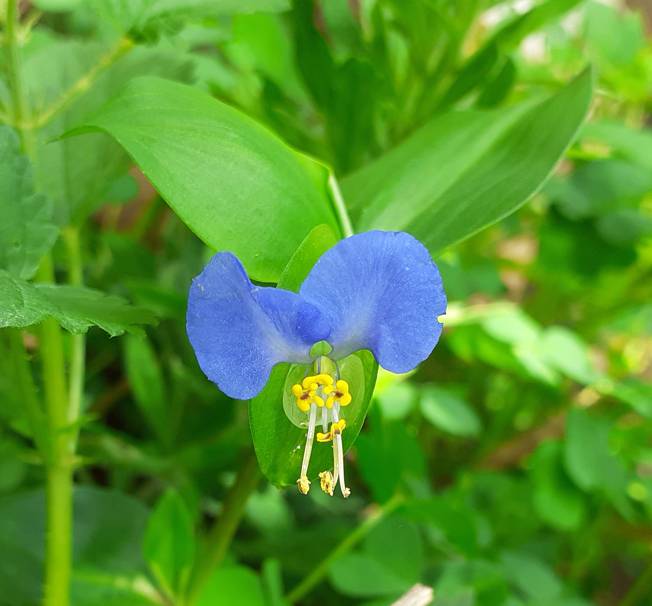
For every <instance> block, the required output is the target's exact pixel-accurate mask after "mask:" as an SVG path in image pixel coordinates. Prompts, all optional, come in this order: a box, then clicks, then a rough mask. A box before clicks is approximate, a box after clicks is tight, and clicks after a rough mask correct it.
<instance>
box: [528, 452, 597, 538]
mask: <svg viewBox="0 0 652 606" xmlns="http://www.w3.org/2000/svg"><path fill="white" fill-rule="evenodd" d="M562 456H563V452H562V448H561V444H559V442H544V443H543V444H541V446H539V448H538V449H537V451H536V452H535V453H534V455H533V456H532V460H531V468H530V474H531V477H532V485H533V490H534V492H533V499H534V509H535V510H536V512H537V513H538V514H539V517H540V518H541V519H542V520H543V521H544V522H546V523H548V524H549V525H550V526H552V527H553V528H558V529H559V530H565V531H570V530H575V529H577V528H579V527H580V526H581V524H582V523H583V521H584V520H585V518H586V506H585V504H584V498H583V496H582V493H581V492H580V491H579V490H578V489H577V488H576V487H575V486H574V485H573V483H572V482H571V480H570V478H569V477H568V475H567V474H566V472H565V471H564V467H563V460H562Z"/></svg>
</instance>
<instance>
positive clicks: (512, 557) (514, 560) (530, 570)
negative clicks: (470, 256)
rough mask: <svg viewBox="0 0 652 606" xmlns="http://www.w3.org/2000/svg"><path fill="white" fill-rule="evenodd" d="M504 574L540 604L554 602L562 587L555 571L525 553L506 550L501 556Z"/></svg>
mask: <svg viewBox="0 0 652 606" xmlns="http://www.w3.org/2000/svg"><path fill="white" fill-rule="evenodd" d="M500 559H501V562H502V564H503V566H504V567H505V576H506V577H507V578H508V579H509V580H510V581H511V582H512V583H513V584H514V585H515V586H516V587H518V588H519V589H520V590H521V591H522V592H523V594H525V595H526V596H528V597H529V598H531V599H532V600H537V601H538V603H541V604H544V603H545V604H556V603H557V599H558V598H559V597H560V594H561V592H562V589H563V585H562V583H561V581H560V580H559V579H558V578H557V576H556V575H555V573H554V572H553V571H552V570H550V568H549V567H548V566H546V565H545V564H544V563H543V562H541V561H540V560H538V559H536V558H533V557H532V556H530V555H528V554H526V553H516V552H507V553H503V554H502V556H501V558H500Z"/></svg>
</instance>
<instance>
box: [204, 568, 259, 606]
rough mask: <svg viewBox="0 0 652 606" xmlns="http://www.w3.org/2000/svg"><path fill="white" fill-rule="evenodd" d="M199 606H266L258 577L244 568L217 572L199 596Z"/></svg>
mask: <svg viewBox="0 0 652 606" xmlns="http://www.w3.org/2000/svg"><path fill="white" fill-rule="evenodd" d="M196 604H197V606H233V604H238V606H265V604H266V602H265V595H264V593H263V589H262V586H261V583H260V579H259V578H258V575H257V574H256V573H255V572H253V571H252V570H250V569H249V568H245V567H244V566H225V567H223V568H219V569H218V570H216V571H215V572H214V573H213V575H212V576H211V578H210V579H209V580H208V582H207V583H206V585H205V586H204V588H203V589H202V591H201V592H200V594H199V597H198V598H197V602H196Z"/></svg>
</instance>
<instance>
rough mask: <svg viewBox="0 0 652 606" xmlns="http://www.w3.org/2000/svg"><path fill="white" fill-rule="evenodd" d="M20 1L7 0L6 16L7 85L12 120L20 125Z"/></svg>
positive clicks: (21, 98)
mask: <svg viewBox="0 0 652 606" xmlns="http://www.w3.org/2000/svg"><path fill="white" fill-rule="evenodd" d="M18 20H19V11H18V0H7V12H6V15H5V36H4V38H5V40H4V42H5V61H6V71H7V85H8V87H9V94H10V95H11V109H12V114H11V115H12V120H13V122H14V124H20V123H21V122H22V121H23V119H24V117H25V104H24V99H23V88H22V86H21V82H20V51H19V48H18Z"/></svg>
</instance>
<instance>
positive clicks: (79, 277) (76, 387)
mask: <svg viewBox="0 0 652 606" xmlns="http://www.w3.org/2000/svg"><path fill="white" fill-rule="evenodd" d="M63 241H64V243H65V245H66V252H67V255H68V282H69V283H70V284H71V285H73V286H81V285H82V284H83V281H84V279H83V266H82V255H81V244H80V241H79V229H78V228H76V227H67V228H66V229H65V230H64V231H63ZM85 370H86V336H85V335H83V334H82V335H72V337H71V344H70V384H69V386H68V390H69V394H68V423H69V424H71V425H75V426H76V427H77V425H76V422H77V420H78V419H79V415H80V414H81V407H82V400H83V397H84V374H85ZM78 433H79V428H78V427H77V429H75V431H74V435H73V437H72V439H71V444H70V446H71V449H72V451H73V452H74V450H75V447H76V444H77V435H78Z"/></svg>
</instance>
